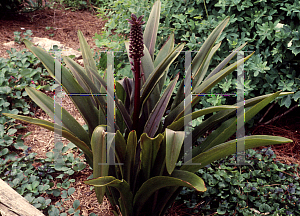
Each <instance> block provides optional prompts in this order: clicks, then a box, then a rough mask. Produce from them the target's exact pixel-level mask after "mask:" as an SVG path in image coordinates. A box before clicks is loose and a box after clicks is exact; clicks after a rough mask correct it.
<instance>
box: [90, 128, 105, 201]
mask: <svg viewBox="0 0 300 216" xmlns="http://www.w3.org/2000/svg"><path fill="white" fill-rule="evenodd" d="M91 146H92V151H93V177H94V178H98V177H103V176H107V175H108V169H109V165H105V164H106V163H107V164H108V161H107V154H108V151H107V149H106V135H105V130H104V128H103V127H101V126H98V127H96V128H95V130H94V131H93V135H92V138H91ZM95 192H96V196H97V200H98V202H99V203H100V204H101V203H102V201H103V197H104V194H105V187H95Z"/></svg>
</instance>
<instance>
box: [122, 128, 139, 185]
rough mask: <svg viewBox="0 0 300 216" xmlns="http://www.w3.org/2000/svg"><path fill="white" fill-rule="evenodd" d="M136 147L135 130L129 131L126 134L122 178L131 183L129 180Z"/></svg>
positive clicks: (132, 170) (133, 164)
mask: <svg viewBox="0 0 300 216" xmlns="http://www.w3.org/2000/svg"><path fill="white" fill-rule="evenodd" d="M136 147H137V136H136V132H135V131H131V132H130V133H129V135H128V139H127V145H126V153H125V164H124V179H125V181H127V182H128V184H129V185H131V184H132V183H131V180H132V176H133V172H134V171H135V172H137V171H136V170H134V166H135V156H136Z"/></svg>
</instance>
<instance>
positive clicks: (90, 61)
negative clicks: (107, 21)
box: [77, 30, 100, 90]
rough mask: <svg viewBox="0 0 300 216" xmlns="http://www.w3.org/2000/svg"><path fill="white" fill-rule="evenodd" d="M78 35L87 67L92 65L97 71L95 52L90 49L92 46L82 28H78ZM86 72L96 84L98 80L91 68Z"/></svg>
mask: <svg viewBox="0 0 300 216" xmlns="http://www.w3.org/2000/svg"><path fill="white" fill-rule="evenodd" d="M77 35H78V39H79V44H80V51H81V53H82V58H83V63H84V66H85V68H87V67H90V68H92V69H93V70H94V71H97V66H96V63H95V60H94V57H93V54H92V52H91V50H90V46H89V45H88V43H87V42H86V40H85V38H84V36H83V34H82V32H81V31H80V30H78V32H77ZM86 72H87V75H88V77H89V78H90V79H91V80H92V82H93V83H94V84H95V83H96V80H94V77H93V76H92V74H91V72H90V71H89V70H87V71H86ZM97 87H98V89H99V90H100V86H97Z"/></svg>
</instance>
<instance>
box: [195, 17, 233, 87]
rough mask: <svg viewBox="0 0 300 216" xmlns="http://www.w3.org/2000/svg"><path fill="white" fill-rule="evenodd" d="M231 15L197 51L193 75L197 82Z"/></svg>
mask: <svg viewBox="0 0 300 216" xmlns="http://www.w3.org/2000/svg"><path fill="white" fill-rule="evenodd" d="M229 19H230V18H229V17H227V18H226V19H224V20H223V21H222V22H221V23H220V24H219V25H218V26H217V27H216V28H215V29H214V30H213V31H212V33H211V34H210V35H209V36H208V38H207V39H206V40H205V42H204V43H203V45H202V46H201V48H200V51H199V52H198V53H197V55H196V56H195V58H194V59H193V61H192V72H193V74H192V76H193V78H194V81H193V82H195V84H196V83H197V82H198V79H199V75H198V72H199V71H200V70H201V68H202V67H203V65H204V63H205V60H206V58H207V57H208V56H209V53H210V51H211V49H212V47H213V46H214V44H215V42H216V41H217V39H218V37H219V36H220V35H221V33H222V31H223V30H224V28H225V27H226V25H227V23H228V22H229ZM193 87H194V84H193Z"/></svg>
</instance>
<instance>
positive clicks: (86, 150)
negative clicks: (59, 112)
mask: <svg viewBox="0 0 300 216" xmlns="http://www.w3.org/2000/svg"><path fill="white" fill-rule="evenodd" d="M2 114H3V115H5V116H7V117H10V118H14V119H18V120H20V121H24V122H27V123H30V124H34V125H37V126H41V127H43V128H46V129H48V130H49V131H54V127H56V128H60V126H59V125H58V124H54V123H52V122H48V121H45V120H41V119H37V118H31V117H27V116H21V115H15V114H10V113H2ZM62 136H63V137H65V138H66V139H68V140H70V141H71V142H72V143H74V145H76V146H77V147H78V148H80V149H81V150H82V151H83V152H84V154H85V155H86V157H87V160H88V162H89V164H90V166H91V167H92V166H93V164H92V163H90V162H92V160H93V154H92V151H91V149H90V148H89V147H88V145H87V144H86V143H85V142H83V141H82V140H80V139H79V138H78V137H77V136H76V135H75V134H73V133H72V132H71V131H70V130H68V129H67V128H65V127H62Z"/></svg>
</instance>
